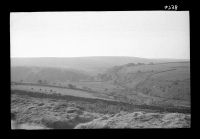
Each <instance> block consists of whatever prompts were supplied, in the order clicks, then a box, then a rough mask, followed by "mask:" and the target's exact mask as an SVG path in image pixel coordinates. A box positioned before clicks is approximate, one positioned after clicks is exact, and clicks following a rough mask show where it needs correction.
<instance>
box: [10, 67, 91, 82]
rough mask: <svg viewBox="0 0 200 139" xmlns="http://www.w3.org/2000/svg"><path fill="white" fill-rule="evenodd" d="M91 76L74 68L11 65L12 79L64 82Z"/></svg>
mask: <svg viewBox="0 0 200 139" xmlns="http://www.w3.org/2000/svg"><path fill="white" fill-rule="evenodd" d="M90 78H91V76H90V75H88V74H86V73H85V72H83V71H78V70H74V69H73V70H72V69H59V68H51V67H11V80H12V81H21V80H23V81H25V82H37V81H38V80H42V81H46V82H56V81H60V82H64V81H68V80H71V81H79V80H87V79H90Z"/></svg>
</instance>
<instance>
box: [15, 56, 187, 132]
mask: <svg viewBox="0 0 200 139" xmlns="http://www.w3.org/2000/svg"><path fill="white" fill-rule="evenodd" d="M190 101H191V100H190V61H186V60H172V59H157V60H154V59H143V58H135V57H133V58H132V57H86V58H17V59H13V58H12V59H11V113H14V114H15V115H16V116H17V119H13V120H12V122H13V121H15V122H17V123H18V125H19V126H18V128H21V129H71V128H75V129H79V128H81V129H83V128H84V129H85V128H86V129H88V128H89V129H90V128H184V127H190ZM13 128H14V127H13Z"/></svg>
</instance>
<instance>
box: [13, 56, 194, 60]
mask: <svg viewBox="0 0 200 139" xmlns="http://www.w3.org/2000/svg"><path fill="white" fill-rule="evenodd" d="M88 57H127V58H143V59H171V60H172V59H174V60H190V58H147V57H136V56H74V57H73V56H71V57H53V56H52V57H50V56H46V57H12V56H11V57H10V58H88Z"/></svg>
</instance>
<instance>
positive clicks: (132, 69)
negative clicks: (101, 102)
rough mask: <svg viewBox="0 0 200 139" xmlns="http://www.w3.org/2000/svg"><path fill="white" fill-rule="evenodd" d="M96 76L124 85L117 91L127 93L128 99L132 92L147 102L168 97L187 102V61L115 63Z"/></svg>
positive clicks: (166, 99) (188, 96)
mask: <svg viewBox="0 0 200 139" xmlns="http://www.w3.org/2000/svg"><path fill="white" fill-rule="evenodd" d="M99 77H100V78H101V80H104V81H106V82H110V83H112V84H114V85H116V86H120V87H122V88H124V89H123V90H122V91H121V93H120V95H122V94H123V95H125V96H128V98H129V99H131V97H130V96H131V95H139V96H140V97H141V98H142V97H144V98H146V100H149V101H150V102H149V103H151V102H155V101H153V100H154V99H157V100H159V99H162V101H163V102H160V103H164V101H169V100H170V99H171V100H180V101H185V102H186V103H187V105H189V104H188V103H189V102H190V62H169V63H158V64H133V63H130V64H126V65H123V66H115V67H113V68H111V69H109V70H107V72H105V73H104V74H101V75H100V76H99ZM133 98H135V96H134V97H133ZM137 100H139V99H137ZM135 101H136V100H135ZM157 103H158V102H157ZM178 103H179V105H181V103H180V102H178Z"/></svg>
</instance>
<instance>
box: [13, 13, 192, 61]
mask: <svg viewBox="0 0 200 139" xmlns="http://www.w3.org/2000/svg"><path fill="white" fill-rule="evenodd" d="M189 35H190V32H189V11H105V12H12V13H10V44H11V46H10V47H11V49H10V50H11V52H10V53H11V57H84V56H132V57H141V58H173V59H190V36H189Z"/></svg>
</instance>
